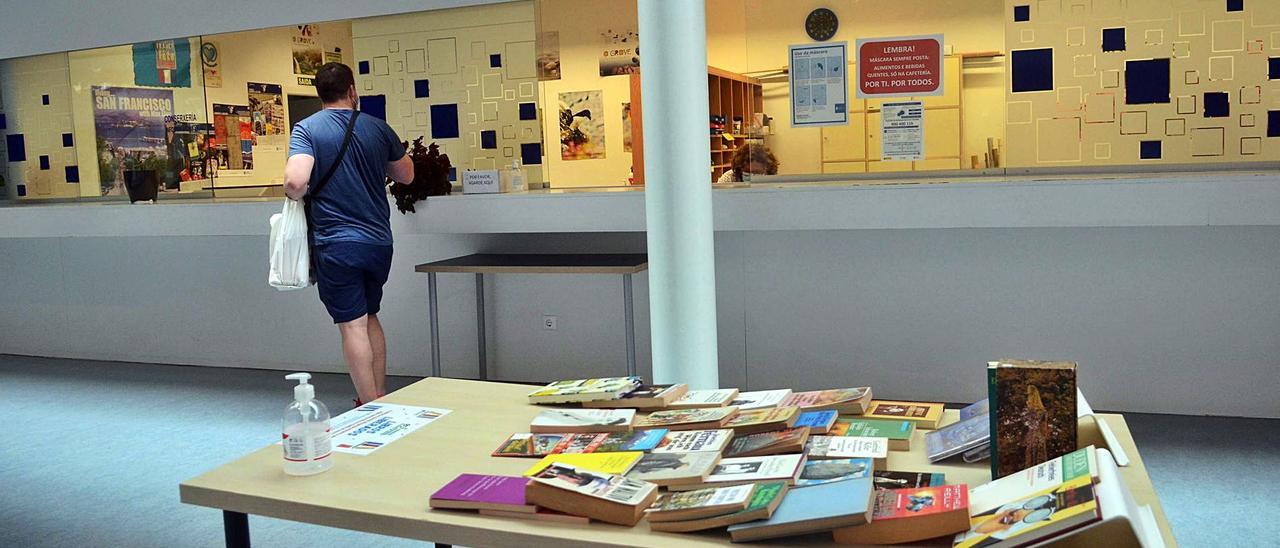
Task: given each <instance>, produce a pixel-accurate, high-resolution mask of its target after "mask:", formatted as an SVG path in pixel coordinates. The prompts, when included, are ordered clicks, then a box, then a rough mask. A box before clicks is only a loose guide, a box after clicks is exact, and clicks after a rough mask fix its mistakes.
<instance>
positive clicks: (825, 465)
mask: <svg viewBox="0 0 1280 548" xmlns="http://www.w3.org/2000/svg"><path fill="white" fill-rule="evenodd" d="M874 468H875V463H874V462H872V459H866V458H858V459H826V460H809V461H806V462H805V463H804V470H801V471H800V477H799V478H797V479H796V485H795V488H796V489H799V488H801V487H810V486H813V485H822V484H824V483H831V482H834V481H845V480H854V479H862V478H866V477H869V476H871V474H872V470H873V469H874ZM873 483H874V482H873Z"/></svg>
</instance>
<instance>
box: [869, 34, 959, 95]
mask: <svg viewBox="0 0 1280 548" xmlns="http://www.w3.org/2000/svg"><path fill="white" fill-rule="evenodd" d="M857 50H858V98H859V99H872V98H876V97H924V96H929V95H942V90H943V87H942V84H943V82H942V55H943V50H942V35H941V34H932V35H927V36H904V37H898V38H862V39H859V40H858V41H857Z"/></svg>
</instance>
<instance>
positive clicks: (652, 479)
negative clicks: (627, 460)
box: [627, 452, 720, 486]
mask: <svg viewBox="0 0 1280 548" xmlns="http://www.w3.org/2000/svg"><path fill="white" fill-rule="evenodd" d="M719 462H720V454H719V453H711V452H701V453H649V454H647V455H645V456H643V457H641V458H640V461H639V462H637V463H636V464H635V466H633V467H632V468H631V471H630V472H627V477H629V478H631V479H638V480H642V481H647V482H649V483H654V484H657V485H665V486H671V485H683V484H689V483H702V482H703V481H705V480H706V478H707V476H708V475H710V474H711V470H712V469H713V468H715V466H716V464H717V463H719Z"/></svg>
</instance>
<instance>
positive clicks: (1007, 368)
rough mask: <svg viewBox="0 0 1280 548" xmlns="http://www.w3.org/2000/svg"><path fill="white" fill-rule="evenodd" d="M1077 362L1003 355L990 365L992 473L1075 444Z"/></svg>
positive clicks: (1054, 454) (1020, 467) (1016, 467)
mask: <svg viewBox="0 0 1280 548" xmlns="http://www.w3.org/2000/svg"><path fill="white" fill-rule="evenodd" d="M1076 394H1077V391H1076V364H1075V362H1045V361H1032V360H1000V361H997V362H991V363H989V364H988V365H987V400H988V401H989V402H990V403H989V405H990V407H991V410H990V412H989V413H988V414H987V418H988V420H989V421H990V424H989V425H988V429H989V430H990V435H991V477H992V478H996V479H998V478H1002V477H1004V476H1006V475H1009V474H1012V473H1014V472H1017V471H1019V470H1024V469H1027V468H1030V467H1032V466H1035V465H1037V464H1040V463H1042V462H1046V461H1049V460H1052V459H1055V458H1058V457H1060V456H1062V455H1065V454H1067V453H1070V452H1072V451H1075V450H1076V441H1077V440H1076V421H1077V419H1078V416H1077V415H1076Z"/></svg>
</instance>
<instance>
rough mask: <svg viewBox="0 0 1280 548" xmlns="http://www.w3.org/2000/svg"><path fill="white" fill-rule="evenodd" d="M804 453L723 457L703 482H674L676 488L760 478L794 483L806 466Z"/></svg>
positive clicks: (732, 483) (697, 487) (682, 489)
mask: <svg viewBox="0 0 1280 548" xmlns="http://www.w3.org/2000/svg"><path fill="white" fill-rule="evenodd" d="M804 462H805V457H804V455H770V456H765V457H737V458H726V459H720V462H719V463H718V464H716V467H715V468H713V469H712V470H711V474H710V475H708V476H707V479H706V481H704V482H703V483H702V484H687V485H673V486H671V487H669V489H671V490H673V491H691V490H694V489H701V488H704V487H727V486H730V485H743V484H747V483H755V482H759V481H785V482H787V485H793V484H795V481H796V478H797V477H798V476H799V475H800V470H801V469H803V468H804Z"/></svg>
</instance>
